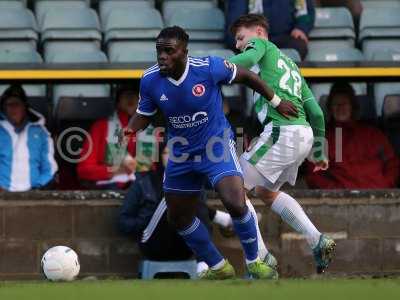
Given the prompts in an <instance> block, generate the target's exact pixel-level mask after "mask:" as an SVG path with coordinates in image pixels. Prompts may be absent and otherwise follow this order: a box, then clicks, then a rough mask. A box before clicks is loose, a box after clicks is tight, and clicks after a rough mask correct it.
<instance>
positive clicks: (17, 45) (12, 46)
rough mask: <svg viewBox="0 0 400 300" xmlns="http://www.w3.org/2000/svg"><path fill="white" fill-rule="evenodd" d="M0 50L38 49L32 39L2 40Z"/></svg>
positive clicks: (28, 50)
mask: <svg viewBox="0 0 400 300" xmlns="http://www.w3.org/2000/svg"><path fill="white" fill-rule="evenodd" d="M0 51H12V52H30V51H36V43H35V42H32V41H0Z"/></svg>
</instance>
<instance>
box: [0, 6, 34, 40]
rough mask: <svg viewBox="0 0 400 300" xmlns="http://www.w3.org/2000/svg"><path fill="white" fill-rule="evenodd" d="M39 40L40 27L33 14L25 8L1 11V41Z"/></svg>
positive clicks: (3, 9)
mask: <svg viewBox="0 0 400 300" xmlns="http://www.w3.org/2000/svg"><path fill="white" fill-rule="evenodd" d="M1 40H3V41H31V42H32V43H36V41H37V40H38V27H37V24H36V20H35V17H34V15H33V13H32V12H31V11H30V10H28V9H25V8H10V9H8V8H1V9H0V41H1Z"/></svg>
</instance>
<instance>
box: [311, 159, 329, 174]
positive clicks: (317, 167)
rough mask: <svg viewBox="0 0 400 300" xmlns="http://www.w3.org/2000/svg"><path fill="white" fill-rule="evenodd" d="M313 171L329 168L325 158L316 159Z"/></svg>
mask: <svg viewBox="0 0 400 300" xmlns="http://www.w3.org/2000/svg"><path fill="white" fill-rule="evenodd" d="M314 164H315V167H314V170H313V172H318V171H326V170H327V169H328V168H329V161H328V160H327V159H324V160H320V161H317V162H316V163H314Z"/></svg>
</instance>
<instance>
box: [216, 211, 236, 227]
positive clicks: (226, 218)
mask: <svg viewBox="0 0 400 300" xmlns="http://www.w3.org/2000/svg"><path fill="white" fill-rule="evenodd" d="M213 222H214V223H215V224H218V225H221V226H222V227H228V226H232V218H231V216H230V214H228V213H226V212H223V211H220V210H217V211H216V213H215V216H214V219H213Z"/></svg>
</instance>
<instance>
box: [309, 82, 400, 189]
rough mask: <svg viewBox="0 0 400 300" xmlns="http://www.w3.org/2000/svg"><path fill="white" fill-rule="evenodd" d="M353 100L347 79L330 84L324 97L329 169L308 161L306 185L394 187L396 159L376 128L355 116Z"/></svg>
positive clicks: (338, 187) (397, 173) (319, 187)
mask: <svg viewBox="0 0 400 300" xmlns="http://www.w3.org/2000/svg"><path fill="white" fill-rule="evenodd" d="M356 101H357V100H356V97H355V93H354V90H353V88H352V87H351V85H349V84H348V83H336V84H334V85H333V86H332V89H331V91H330V94H329V96H328V100H327V109H328V113H329V123H328V128H327V140H328V153H329V169H328V170H326V171H320V172H313V170H314V166H313V164H311V163H309V164H308V166H307V172H306V181H307V184H308V186H309V187H310V188H316V189H378V188H394V187H396V185H397V180H398V177H399V160H398V158H397V157H396V155H395V153H394V151H393V148H392V146H391V144H390V143H389V141H388V139H387V137H386V136H385V135H384V134H383V133H382V132H381V131H380V130H378V129H377V128H374V127H372V126H369V125H367V124H363V123H362V122H360V121H357V120H356V115H357V102H356ZM340 136H341V137H340Z"/></svg>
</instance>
